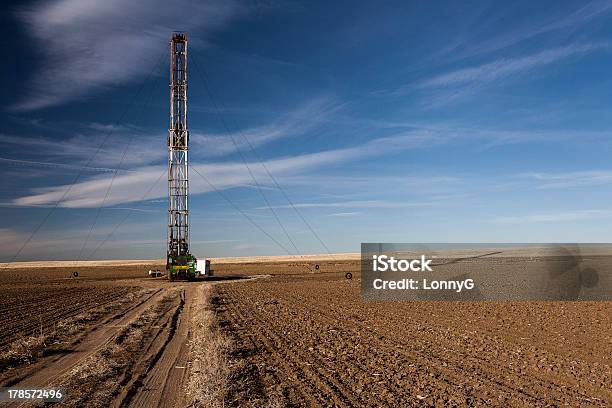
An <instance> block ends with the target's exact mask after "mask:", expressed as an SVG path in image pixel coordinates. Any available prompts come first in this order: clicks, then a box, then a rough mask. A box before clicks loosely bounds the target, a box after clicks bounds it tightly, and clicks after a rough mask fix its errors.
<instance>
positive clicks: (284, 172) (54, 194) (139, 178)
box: [13, 132, 435, 208]
mask: <svg viewBox="0 0 612 408" xmlns="http://www.w3.org/2000/svg"><path fill="white" fill-rule="evenodd" d="M434 141H435V137H433V136H432V135H429V134H427V133H419V132H416V133H413V132H407V133H404V134H400V135H397V136H393V137H385V138H379V139H374V140H371V141H369V142H367V143H364V144H362V145H358V146H354V147H348V148H344V149H335V150H327V151H322V152H318V153H310V154H303V155H299V156H291V157H284V158H277V159H272V160H268V161H265V162H264V163H265V165H266V167H267V169H268V170H269V171H270V172H271V173H272V174H274V175H276V176H292V175H297V174H300V173H304V172H308V171H312V170H317V169H320V168H321V167H322V166H328V165H336V164H338V163H341V162H346V161H350V160H356V159H360V158H363V157H374V156H378V155H382V154H384V153H387V152H390V151H392V152H398V151H402V150H407V149H411V148H419V147H425V146H430V144H431V143H432V142H434ZM192 167H195V168H196V170H197V171H198V172H200V173H202V174H204V175H205V176H206V177H207V178H208V179H209V180H210V181H211V182H212V183H213V184H214V186H215V187H216V188H218V189H226V188H231V187H237V186H242V185H245V184H249V183H250V182H251V181H252V179H251V176H250V175H249V173H248V172H247V170H246V167H245V166H244V164H243V163H234V162H225V163H213V164H192ZM249 167H250V168H251V171H252V172H253V174H254V176H255V178H256V179H257V180H258V182H259V183H260V184H262V185H264V186H266V184H270V180H269V178H268V176H267V172H266V171H265V169H264V168H263V166H261V164H260V163H250V164H249ZM165 168H166V166H165V165H164V166H145V167H140V168H134V169H132V171H131V172H130V173H128V174H119V175H117V176H116V177H115V180H114V182H113V188H112V191H111V193H110V195H109V197H108V199H107V200H106V205H109V206H110V205H116V204H120V203H127V202H135V201H141V200H147V199H153V198H159V197H163V196H165V195H166V187H165V185H162V183H161V182H160V183H158V184H159V185H158V186H157V187H156V188H153V190H152V191H151V193H150V194H146V195H145V193H146V191H147V190H148V188H150V186H151V185H152V184H153V183H154V182H155V180H157V179H158V177H159V176H160V174H161V173H162V172H163V171H164V169H165ZM194 173H196V172H192V177H191V183H190V189H191V192H192V193H205V192H209V191H211V190H212V188H211V187H210V186H209V185H208V184H207V183H206V182H205V181H203V180H202V179H201V178H200V177H198V176H197V174H194ZM110 180H111V178H110V177H109V176H108V175H101V176H97V177H93V178H91V179H89V180H87V181H84V182H81V183H77V184H75V185H74V186H73V187H72V188H71V190H70V194H69V195H68V198H67V199H66V200H65V201H64V202H62V203H61V204H60V206H61V207H71V208H79V207H96V206H98V205H100V204H101V203H102V202H103V200H104V195H105V192H106V189H107V187H108V185H109V184H110ZM68 187H69V186H54V187H48V188H43V189H38V190H36V191H35V192H34V194H32V195H28V196H25V197H19V198H16V199H15V200H13V204H15V205H23V206H32V205H47V204H53V203H55V202H57V201H59V200H60V199H61V197H62V196H63V195H64V192H65V191H66V189H67V188H68Z"/></svg>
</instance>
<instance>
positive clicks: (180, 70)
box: [166, 32, 197, 281]
mask: <svg viewBox="0 0 612 408" xmlns="http://www.w3.org/2000/svg"><path fill="white" fill-rule="evenodd" d="M170 58H171V60H170V127H169V129H168V228H167V243H168V247H167V256H166V271H167V274H168V279H169V280H171V281H172V280H175V279H187V280H192V279H194V278H195V277H196V276H197V271H196V269H197V260H196V258H195V257H194V256H193V255H192V254H191V252H190V251H189V162H188V157H187V154H188V151H189V131H188V130H187V34H186V33H183V32H174V33H172V39H171V41H170Z"/></svg>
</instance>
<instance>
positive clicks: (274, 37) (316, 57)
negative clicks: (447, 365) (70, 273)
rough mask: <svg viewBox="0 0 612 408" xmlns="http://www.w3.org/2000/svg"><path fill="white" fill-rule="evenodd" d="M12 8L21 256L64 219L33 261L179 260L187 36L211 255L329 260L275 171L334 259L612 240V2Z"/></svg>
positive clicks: (8, 81) (14, 170) (2, 237)
mask: <svg viewBox="0 0 612 408" xmlns="http://www.w3.org/2000/svg"><path fill="white" fill-rule="evenodd" d="M169 3H172V5H170V4H169ZM360 3H361V2H360ZM5 10H6V12H5V13H3V14H2V17H1V19H2V30H3V31H4V33H3V35H2V42H3V46H2V54H3V55H2V61H3V63H2V65H1V68H0V69H1V70H2V76H1V78H2V92H1V93H0V97H1V98H2V104H3V107H4V109H2V112H1V113H0V114H1V115H2V120H1V122H0V126H1V127H0V141H1V142H2V144H3V148H2V152H1V154H0V169H1V171H2V173H3V174H2V186H1V189H0V194H1V197H0V257H1V258H2V259H4V260H10V259H12V258H13V257H14V255H15V254H16V253H17V252H18V251H19V249H20V248H22V246H23V244H24V242H26V240H28V237H30V235H31V234H32V232H33V231H35V230H36V229H37V227H38V226H39V225H41V222H42V221H43V220H45V218H46V217H47V215H48V214H51V215H50V216H49V217H48V218H47V219H46V221H45V222H44V224H42V226H41V228H40V229H39V230H38V231H37V232H36V234H34V236H33V237H32V239H31V240H30V241H29V242H28V244H27V245H26V246H25V247H24V248H23V250H22V251H21V252H20V253H19V257H18V259H19V260H28V259H97V258H163V257H164V255H165V254H164V251H165V249H164V248H165V223H166V202H165V199H164V198H165V194H166V184H165V180H164V177H165V175H162V174H163V171H164V168H165V160H166V155H167V151H166V145H165V142H166V134H167V127H168V59H169V58H168V40H169V36H170V33H171V31H172V30H185V31H187V32H188V33H189V38H190V54H191V56H192V58H193V61H195V65H197V66H200V67H201V69H202V71H203V73H204V74H205V75H206V78H207V80H208V82H209V87H210V90H211V94H212V98H211V97H210V95H209V94H208V93H207V92H206V88H205V85H204V81H203V78H202V76H200V74H199V73H198V72H197V71H196V70H195V69H194V67H195V65H194V64H193V63H191V65H190V76H189V119H188V120H189V127H190V130H191V139H190V142H191V151H190V159H191V163H192V166H193V167H194V168H195V169H196V170H198V171H199V172H201V173H203V174H204V175H206V177H207V178H208V179H209V180H210V181H211V182H212V183H213V185H214V186H215V188H217V189H219V190H221V191H222V194H219V193H217V192H215V191H211V190H212V189H211V187H210V186H209V185H208V184H207V183H206V182H205V181H204V180H202V179H201V178H200V177H199V176H198V175H197V174H196V173H195V172H194V171H192V173H191V191H192V197H191V231H192V249H193V252H194V253H195V255H196V256H200V257H204V256H240V255H255V254H279V255H281V254H286V253H287V252H290V253H296V252H299V253H300V254H306V253H324V252H325V251H326V250H325V248H324V247H323V246H322V245H321V243H320V242H319V241H318V240H317V239H316V237H315V236H314V235H313V234H312V232H311V231H310V229H309V228H308V226H307V225H305V224H304V223H303V222H302V220H301V219H300V217H299V216H298V215H297V214H296V212H295V211H294V209H292V208H291V207H290V205H289V204H288V202H287V200H286V198H285V196H284V195H283V194H282V192H281V191H279V190H278V188H276V185H275V183H273V181H272V180H271V179H270V177H269V176H268V174H267V171H266V168H267V169H268V170H269V171H270V172H271V173H272V175H273V176H274V177H275V178H276V180H277V181H278V183H279V184H280V185H281V187H282V188H283V190H284V192H285V193H286V194H287V195H288V196H289V197H290V199H291V200H292V202H293V203H294V204H295V206H296V207H297V208H298V210H299V211H300V213H301V214H302V216H303V217H304V218H305V219H306V220H307V221H308V223H309V224H310V225H311V226H312V228H313V229H314V230H315V231H316V233H317V234H318V235H319V237H320V238H321V239H322V240H323V241H324V243H325V244H326V245H327V247H328V248H329V250H330V251H332V252H347V251H350V252H357V251H359V244H360V243H361V242H378V241H382V242H610V241H611V240H612V232H611V231H612V206H611V205H610V204H609V203H610V202H612V162H611V160H610V157H612V134H611V131H610V129H611V128H612V126H611V125H612V115H611V114H610V113H609V109H610V106H611V105H612V100H611V99H612V77H611V76H610V72H611V70H610V66H611V65H610V63H611V62H612V53H611V52H612V24H610V23H611V19H612V2H610V1H593V2H559V1H556V2H552V1H551V2H545V1H542V2H536V3H534V2H498V3H494V2H487V1H482V2H478V1H474V2H467V3H466V2H462V3H458V2H448V3H444V2H424V1H423V2H371V3H369V4H368V3H365V4H358V3H351V4H347V3H345V2H337V3H336V2H275V1H268V2H239V1H218V2H214V1H213V2H194V1H189V2H187V1H184V2H181V1H178V2H165V1H161V0H151V1H142V2H125V1H119V0H109V1H104V2H100V1H94V0H51V1H44V2H43V1H41V2H19V3H15V4H14V5H10V4H9V5H5ZM215 106H217V108H218V111H219V112H218V111H217V109H216V108H215ZM219 113H220V115H219ZM224 122H225V123H226V124H227V127H228V128H229V130H230V132H231V136H230V135H228V133H227V131H226V129H225V126H224ZM232 139H233V141H232ZM234 142H235V144H234ZM249 145H252V146H253V148H254V150H253V149H251V148H250V146H249ZM100 146H101V147H100ZM236 146H237V147H238V149H239V150H238V151H237V149H236ZM243 158H244V159H245V161H246V162H247V164H248V166H249V168H250V170H251V172H252V174H253V175H254V177H255V179H256V181H257V182H255V181H254V180H253V179H252V177H251V175H250V174H249V171H248V169H247V166H246V165H245V163H244V162H243V160H242V159H243ZM261 162H263V163H265V166H266V168H264V167H263V166H262V164H261ZM77 175H80V176H79V177H78V180H77V182H76V183H75V184H74V185H73V186H72V187H70V190H69V192H68V193H67V194H65V193H66V191H67V189H68V188H69V186H71V185H72V183H73V182H74V180H75V177H77ZM160 176H161V179H160V181H159V182H157V183H156V180H158V179H159V177H160ZM111 183H112V188H110V189H109V186H110V185H111ZM257 185H259V187H260V189H261V191H259V189H258V188H257ZM262 192H263V194H264V195H265V197H266V199H267V201H268V202H269V203H270V206H271V207H272V210H274V212H275V213H276V215H277V216H278V217H279V219H280V221H281V223H282V226H283V227H285V229H286V231H287V233H288V235H289V236H290V237H291V239H292V240H293V241H294V243H295V247H297V251H296V250H295V249H296V248H295V247H293V245H292V244H291V243H290V242H289V240H288V239H287V236H286V234H285V233H284V232H283V230H282V228H281V226H280V225H279V223H278V222H277V221H276V219H275V217H274V213H273V212H272V210H271V209H270V208H269V207H268V205H267V203H266V200H264V198H263V197H262ZM226 198H227V199H229V200H230V201H231V202H232V203H234V205H235V206H237V207H238V208H239V209H240V211H242V212H243V213H245V214H247V216H248V217H249V218H250V219H251V220H252V221H254V222H256V223H257V225H259V226H260V227H261V228H262V229H264V230H265V231H266V232H267V233H268V234H269V235H271V236H272V237H274V239H275V240H276V241H278V243H280V244H281V245H280V246H279V245H277V243H276V242H274V240H272V239H270V238H269V237H268V236H266V235H265V234H263V233H262V232H261V231H260V230H259V229H258V228H256V227H255V226H253V225H252V223H251V222H250V221H249V220H247V219H246V218H245V217H244V216H243V215H242V214H241V213H240V212H238V211H237V210H236V209H235V208H234V207H233V206H232V205H230V204H229V203H228V202H227V201H226ZM58 202H59V204H58ZM56 205H57V209H56V210H54V211H51V208H53V207H54V206H56ZM94 221H95V222H94ZM113 231H114V233H113V234H112V235H111V232H113ZM101 243H103V244H102V245H100V244H101ZM96 248H97V249H96Z"/></svg>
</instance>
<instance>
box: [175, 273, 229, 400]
mask: <svg viewBox="0 0 612 408" xmlns="http://www.w3.org/2000/svg"><path fill="white" fill-rule="evenodd" d="M212 295H213V288H212V286H211V285H202V286H200V287H198V293H197V296H196V299H195V301H194V303H193V306H192V308H193V309H192V310H193V317H192V319H191V339H190V341H189V353H190V360H191V362H192V365H191V371H190V373H189V379H188V380H187V383H186V385H185V393H186V396H187V401H188V404H189V406H192V407H210V408H217V407H225V406H227V405H228V404H227V402H226V397H227V390H228V386H229V378H230V374H231V370H230V367H229V363H228V358H227V354H228V350H229V348H230V340H229V339H228V338H227V337H226V336H225V335H223V334H222V333H221V332H220V331H219V330H217V329H218V328H217V321H216V313H215V311H214V310H213V309H212V306H211V299H212Z"/></svg>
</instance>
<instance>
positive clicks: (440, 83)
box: [419, 44, 608, 88]
mask: <svg viewBox="0 0 612 408" xmlns="http://www.w3.org/2000/svg"><path fill="white" fill-rule="evenodd" d="M605 47H608V44H573V45H569V46H566V47H559V48H553V49H549V50H545V51H542V52H539V53H536V54H532V55H527V56H522V57H517V58H502V59H499V60H496V61H493V62H489V63H486V64H482V65H478V66H475V67H469V68H463V69H459V70H456V71H451V72H448V73H446V74H441V75H437V76H434V77H432V78H429V79H426V80H424V81H422V82H421V83H420V84H419V87H421V88H435V87H449V86H471V87H473V86H483V85H487V84H490V83H492V82H495V81H499V80H501V79H504V78H507V77H510V76H512V75H516V74H519V73H525V72H528V71H530V70H533V69H535V68H539V67H542V66H545V65H549V64H552V63H555V62H557V61H560V60H562V59H566V58H570V57H573V56H577V55H582V54H586V53H589V52H593V51H596V50H598V49H601V48H605Z"/></svg>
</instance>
